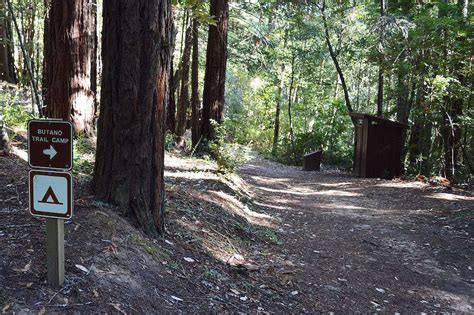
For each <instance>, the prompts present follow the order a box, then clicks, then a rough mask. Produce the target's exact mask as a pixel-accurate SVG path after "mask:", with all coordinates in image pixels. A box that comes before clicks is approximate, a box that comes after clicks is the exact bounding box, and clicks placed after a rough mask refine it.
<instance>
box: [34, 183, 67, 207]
mask: <svg viewBox="0 0 474 315" xmlns="http://www.w3.org/2000/svg"><path fill="white" fill-rule="evenodd" d="M50 200H51V201H50ZM38 202H40V203H48V204H51V205H62V204H63V203H61V202H59V200H58V197H56V194H55V193H54V191H53V188H51V186H49V188H48V190H47V191H46V194H44V197H43V199H42V200H41V201H38Z"/></svg>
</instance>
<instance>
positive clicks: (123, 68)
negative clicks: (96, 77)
mask: <svg viewBox="0 0 474 315" xmlns="http://www.w3.org/2000/svg"><path fill="white" fill-rule="evenodd" d="M171 37H172V35H171V3H170V0H116V1H104V29H103V51H102V59H103V76H102V93H101V102H100V106H101V108H100V116H99V123H98V138H97V154H96V165H95V172H94V181H93V187H94V190H95V193H96V195H97V196H98V198H99V199H101V200H104V201H106V202H110V203H113V204H116V205H118V206H119V207H120V209H121V213H122V215H124V216H126V217H128V218H130V219H131V220H132V222H135V224H136V225H138V226H139V227H140V228H142V229H143V230H144V231H145V232H146V233H147V234H149V235H156V234H158V233H160V234H161V233H163V232H164V220H163V219H164V181H163V179H164V177H163V172H164V140H165V139H164V135H165V118H166V114H165V108H166V103H167V102H168V96H169V94H168V89H169V82H168V78H169V76H170V73H169V72H170V62H171V58H170V56H171V46H172V38H171Z"/></svg>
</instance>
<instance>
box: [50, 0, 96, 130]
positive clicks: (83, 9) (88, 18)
mask: <svg viewBox="0 0 474 315" xmlns="http://www.w3.org/2000/svg"><path fill="white" fill-rule="evenodd" d="M94 11H95V8H94V5H93V0H74V1H63V0H52V1H51V2H50V6H49V8H48V17H47V18H45V34H44V84H45V87H44V92H45V94H44V100H45V103H46V106H47V116H48V117H52V118H60V119H63V120H68V121H71V123H72V125H73V127H74V131H75V132H76V134H84V135H86V136H90V135H92V134H93V133H94V126H93V122H94V112H95V93H94V91H93V88H94V84H93V83H92V80H93V79H95V70H94V69H93V66H95V64H96V63H95V61H94V56H95V53H94V51H95V44H96V40H95V28H96V25H95V18H94Z"/></svg>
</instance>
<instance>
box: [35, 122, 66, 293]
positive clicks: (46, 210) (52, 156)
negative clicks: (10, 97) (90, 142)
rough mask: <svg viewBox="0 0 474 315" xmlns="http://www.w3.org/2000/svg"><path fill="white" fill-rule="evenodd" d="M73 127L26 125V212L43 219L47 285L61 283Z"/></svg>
mask: <svg viewBox="0 0 474 315" xmlns="http://www.w3.org/2000/svg"><path fill="white" fill-rule="evenodd" d="M72 134H73V133H72V126H71V124H70V123H69V122H65V121H59V120H30V122H29V123H28V163H29V165H30V166H31V167H32V168H33V169H32V170H30V172H29V201H30V202H29V209H30V213H31V214H32V215H34V216H39V217H45V218H46V265H47V268H48V283H49V284H50V285H51V286H54V287H60V286H62V285H63V283H64V220H65V219H71V218H72V209H73V193H72V191H73V190H72V176H71V174H70V173H69V172H68V171H69V170H71V169H72Z"/></svg>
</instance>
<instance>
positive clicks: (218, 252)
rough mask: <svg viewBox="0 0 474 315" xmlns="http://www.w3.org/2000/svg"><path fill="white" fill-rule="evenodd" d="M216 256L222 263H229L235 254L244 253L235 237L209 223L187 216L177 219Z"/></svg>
mask: <svg viewBox="0 0 474 315" xmlns="http://www.w3.org/2000/svg"><path fill="white" fill-rule="evenodd" d="M176 223H178V224H179V225H181V226H182V227H183V228H184V229H185V230H187V231H188V232H189V233H191V234H192V235H193V238H194V239H195V240H196V241H197V242H198V243H199V244H200V245H201V246H202V247H203V248H204V249H205V250H206V251H207V252H208V253H209V254H210V255H212V256H213V257H214V258H216V259H217V260H219V261H220V262H222V263H227V262H228V261H229V259H231V258H232V257H233V256H235V255H242V252H243V250H242V248H241V247H240V246H239V245H238V244H237V241H236V240H235V239H231V238H229V237H228V236H226V235H224V234H222V233H220V232H219V231H217V230H215V229H214V228H213V227H212V226H210V225H209V224H206V225H204V224H203V223H202V222H200V221H194V222H192V221H190V220H187V219H186V218H185V217H183V218H181V219H179V220H177V221H176Z"/></svg>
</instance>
